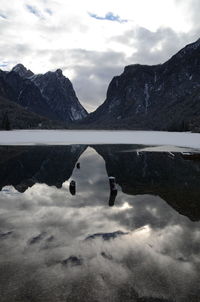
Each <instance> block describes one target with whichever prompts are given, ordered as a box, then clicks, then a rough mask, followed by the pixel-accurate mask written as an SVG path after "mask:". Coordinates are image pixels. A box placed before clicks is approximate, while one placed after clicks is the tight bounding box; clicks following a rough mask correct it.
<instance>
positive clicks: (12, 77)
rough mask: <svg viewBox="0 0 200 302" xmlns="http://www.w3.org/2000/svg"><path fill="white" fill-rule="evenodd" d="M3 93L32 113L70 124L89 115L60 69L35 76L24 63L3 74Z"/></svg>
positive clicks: (0, 78) (0, 86)
mask: <svg viewBox="0 0 200 302" xmlns="http://www.w3.org/2000/svg"><path fill="white" fill-rule="evenodd" d="M0 94H1V96H3V97H5V98H7V99H8V100H10V101H12V102H15V103H17V104H18V105H20V106H22V107H24V108H25V109H26V110H28V111H30V112H34V113H36V114H39V115H42V116H45V117H47V118H48V119H53V120H59V121H63V122H66V123H71V122H73V121H75V120H79V119H82V118H84V117H86V116H87V111H86V110H85V109H84V108H83V107H82V105H81V104H80V103H79V101H78V98H77V97H76V94H75V91H74V89H73V86H72V84H71V82H70V81H69V79H67V78H66V77H65V76H64V75H63V74H62V71H61V70H57V71H56V72H47V73H46V74H44V75H42V74H40V75H34V74H33V73H32V72H31V71H30V70H27V69H26V68H25V67H24V66H23V65H22V64H18V65H16V66H15V67H14V68H13V69H12V70H11V71H10V72H5V71H0Z"/></svg>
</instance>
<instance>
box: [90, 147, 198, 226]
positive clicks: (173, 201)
mask: <svg viewBox="0 0 200 302" xmlns="http://www.w3.org/2000/svg"><path fill="white" fill-rule="evenodd" d="M93 147H94V148H95V150H96V151H97V152H98V153H99V154H100V155H101V156H102V157H103V159H104V160H105V163H106V169H107V173H108V175H109V176H110V175H112V176H115V177H116V182H117V183H118V184H119V185H120V186H121V188H122V191H123V192H124V193H126V194H130V195H137V194H153V195H159V196H160V197H161V198H163V199H164V200H165V201H166V202H167V203H168V204H169V205H171V206H172V207H173V208H174V209H176V210H177V211H178V212H179V213H180V214H183V215H185V216H187V217H189V218H190V219H191V220H194V221H196V220H199V219H200V204H199V200H200V162H198V161H188V160H185V159H184V158H183V157H182V156H181V154H180V153H174V154H169V153H167V152H163V153H160V152H159V153H158V152H141V153H137V152H134V151H133V152H123V150H124V149H125V147H124V146H119V145H118V146H116V145H110V146H93Z"/></svg>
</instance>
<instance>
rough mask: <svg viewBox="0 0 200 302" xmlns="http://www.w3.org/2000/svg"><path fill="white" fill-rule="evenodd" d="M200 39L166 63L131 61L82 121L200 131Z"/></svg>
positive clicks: (91, 124)
mask: <svg viewBox="0 0 200 302" xmlns="http://www.w3.org/2000/svg"><path fill="white" fill-rule="evenodd" d="M199 69H200V39H199V40H198V41H197V42H195V43H192V44H190V45H187V46H186V47H185V48H183V49H182V50H181V51H179V52H178V53H177V54H176V55H174V56H173V57H172V58H171V59H170V60H168V61H167V62H166V63H164V64H160V65H155V66H147V65H139V64H136V65H130V66H127V67H125V69H124V72H123V73H122V74H121V75H120V76H116V77H114V78H113V79H112V81H111V83H110V85H109V87H108V91H107V97H106V100H105V102H104V103H103V104H102V105H101V106H100V107H99V108H98V109H97V110H96V111H95V112H93V113H91V114H90V115H89V116H88V117H87V118H86V119H85V121H84V122H83V123H82V124H81V125H82V126H84V124H85V125H86V127H93V128H97V129H98V128H100V129H102V128H104V129H147V130H149V129H152V130H168V131H187V130H194V131H200V126H199V125H200V123H199V122H200V73H199Z"/></svg>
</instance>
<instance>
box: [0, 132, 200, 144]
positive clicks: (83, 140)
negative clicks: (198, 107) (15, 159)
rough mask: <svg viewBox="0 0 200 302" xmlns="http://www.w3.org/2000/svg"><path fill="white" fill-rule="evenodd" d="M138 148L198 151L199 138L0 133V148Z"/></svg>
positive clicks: (159, 134) (186, 135)
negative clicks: (83, 146) (48, 146)
mask: <svg viewBox="0 0 200 302" xmlns="http://www.w3.org/2000/svg"><path fill="white" fill-rule="evenodd" d="M40 144H41V145H43V144H44V145H71V144H87V145H89V144H139V145H152V146H159V145H167V146H178V147H190V148H197V149H198V148H200V134H199V133H189V132H163V131H98V130H13V131H0V145H40Z"/></svg>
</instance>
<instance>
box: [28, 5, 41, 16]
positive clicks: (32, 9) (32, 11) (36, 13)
mask: <svg viewBox="0 0 200 302" xmlns="http://www.w3.org/2000/svg"><path fill="white" fill-rule="evenodd" d="M26 8H27V10H28V11H29V12H30V13H31V14H33V15H35V16H37V17H39V18H40V17H41V13H40V11H39V10H38V9H37V8H36V7H34V6H32V5H28V4H27V5H26Z"/></svg>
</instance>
